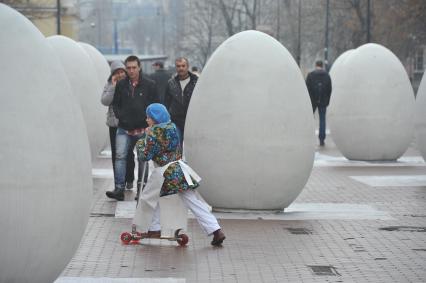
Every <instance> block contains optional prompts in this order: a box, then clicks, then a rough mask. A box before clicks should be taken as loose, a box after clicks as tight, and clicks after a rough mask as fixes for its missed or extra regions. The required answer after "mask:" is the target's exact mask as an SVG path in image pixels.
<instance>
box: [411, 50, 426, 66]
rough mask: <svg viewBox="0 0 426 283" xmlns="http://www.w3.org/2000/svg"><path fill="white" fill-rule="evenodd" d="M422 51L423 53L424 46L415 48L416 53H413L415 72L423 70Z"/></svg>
mask: <svg viewBox="0 0 426 283" xmlns="http://www.w3.org/2000/svg"><path fill="white" fill-rule="evenodd" d="M424 53H425V48H424V47H422V48H418V49H417V50H416V53H415V55H414V71H415V72H423V71H424V63H425V60H424Z"/></svg>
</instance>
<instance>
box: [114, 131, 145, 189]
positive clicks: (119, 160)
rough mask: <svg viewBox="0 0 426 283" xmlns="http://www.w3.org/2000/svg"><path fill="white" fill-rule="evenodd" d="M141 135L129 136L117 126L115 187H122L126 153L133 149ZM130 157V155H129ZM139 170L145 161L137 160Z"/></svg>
mask: <svg viewBox="0 0 426 283" xmlns="http://www.w3.org/2000/svg"><path fill="white" fill-rule="evenodd" d="M141 136H142V135H137V136H131V135H128V134H127V133H126V130H124V129H121V128H118V129H117V134H116V136H115V146H116V155H115V176H114V182H115V188H116V189H120V190H122V189H124V186H125V181H126V167H127V155H128V152H129V150H130V149H131V150H133V148H134V147H135V144H136V142H137V141H138V139H139V138H140V137H141ZM129 157H130V156H129ZM132 157H133V156H132ZM138 164H139V171H140V172H142V171H143V166H144V164H146V163H145V162H142V163H141V162H138Z"/></svg>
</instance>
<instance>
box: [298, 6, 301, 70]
mask: <svg viewBox="0 0 426 283" xmlns="http://www.w3.org/2000/svg"><path fill="white" fill-rule="evenodd" d="M298 4H299V7H298V9H299V11H298V14H299V15H298V25H297V65H299V67H300V57H301V53H302V51H301V47H300V41H301V26H302V18H301V17H302V0H299V3H298Z"/></svg>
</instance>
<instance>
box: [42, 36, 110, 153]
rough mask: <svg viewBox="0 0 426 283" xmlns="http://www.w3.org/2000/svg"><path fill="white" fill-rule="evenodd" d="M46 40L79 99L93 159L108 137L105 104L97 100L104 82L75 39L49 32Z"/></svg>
mask: <svg viewBox="0 0 426 283" xmlns="http://www.w3.org/2000/svg"><path fill="white" fill-rule="evenodd" d="M47 40H48V42H49V43H50V44H51V46H52V47H53V49H54V50H55V52H56V54H57V55H58V57H59V58H60V60H61V62H62V66H63V67H64V70H65V73H66V74H67V76H68V80H69V82H70V84H71V89H72V91H73V93H74V95H75V96H76V97H77V99H78V101H79V102H80V107H81V110H82V112H83V117H84V121H85V123H86V128H87V135H88V137H89V142H90V150H91V154H92V159H94V158H96V156H98V154H99V152H101V150H102V149H103V148H104V146H105V144H106V141H107V131H105V109H104V108H105V107H104V106H103V105H102V104H101V103H100V102H99V97H100V95H101V93H102V89H103V86H102V87H101V85H100V84H99V79H98V74H97V72H96V69H95V67H94V66H93V63H92V61H91V59H90V57H89V55H88V54H87V53H86V52H85V51H84V50H83V48H82V47H81V46H80V45H78V44H77V42H75V41H74V40H72V39H70V38H68V37H65V36H61V35H54V36H50V37H48V38H47Z"/></svg>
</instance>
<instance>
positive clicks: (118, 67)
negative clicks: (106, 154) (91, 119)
mask: <svg viewBox="0 0 426 283" xmlns="http://www.w3.org/2000/svg"><path fill="white" fill-rule="evenodd" d="M125 77H126V67H125V66H124V64H123V62H121V61H120V60H116V61H113V62H112V63H111V75H110V76H109V78H108V81H107V83H106V84H105V87H104V91H103V92H102V97H101V103H102V104H103V105H105V106H108V112H107V119H106V124H107V126H108V127H109V140H110V143H111V160H112V168H113V170H114V176H115V155H116V146H115V135H116V133H117V127H118V119H117V118H116V117H115V115H114V111H113V110H112V105H111V104H112V100H113V98H114V92H115V86H116V84H117V82H118V81H120V80H122V79H124V78H125ZM127 156H128V158H127V164H126V188H127V189H132V188H133V181H134V179H135V176H134V170H135V156H134V153H133V150H132V149H131V148H129V151H128V153H127Z"/></svg>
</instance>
